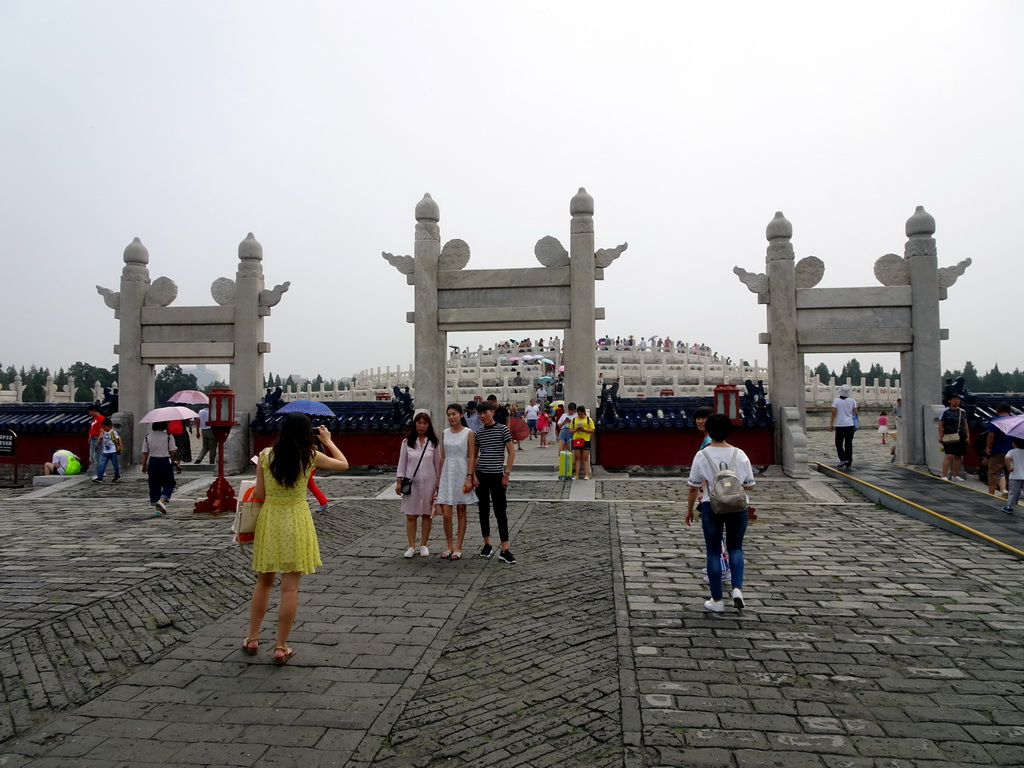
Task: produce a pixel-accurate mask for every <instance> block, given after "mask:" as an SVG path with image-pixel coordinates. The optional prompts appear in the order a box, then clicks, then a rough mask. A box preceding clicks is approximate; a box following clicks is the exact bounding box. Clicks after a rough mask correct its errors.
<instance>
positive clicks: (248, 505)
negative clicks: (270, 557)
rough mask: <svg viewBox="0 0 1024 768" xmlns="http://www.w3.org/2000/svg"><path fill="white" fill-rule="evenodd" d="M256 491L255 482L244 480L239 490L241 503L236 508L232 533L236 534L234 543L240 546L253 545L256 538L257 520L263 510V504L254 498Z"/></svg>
mask: <svg viewBox="0 0 1024 768" xmlns="http://www.w3.org/2000/svg"><path fill="white" fill-rule="evenodd" d="M255 490H256V482H255V481H254V480H243V481H242V485H241V486H240V487H239V488H238V496H239V501H238V506H236V507H235V520H234V522H233V523H232V524H231V532H232V533H233V534H234V541H237V542H238V543H239V544H247V543H251V542H252V540H253V539H255V538H256V519H257V518H258V517H259V515H260V510H261V509H262V508H263V502H262V501H256V500H255V499H254V498H253V496H254V495H255V494H254V492H255Z"/></svg>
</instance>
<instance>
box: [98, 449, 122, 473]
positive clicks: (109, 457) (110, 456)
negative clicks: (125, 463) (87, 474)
mask: <svg viewBox="0 0 1024 768" xmlns="http://www.w3.org/2000/svg"><path fill="white" fill-rule="evenodd" d="M107 462H113V464H114V477H120V476H121V465H120V464H119V463H118V461H117V454H116V453H104V454H103V461H101V462H100V468H99V469H97V470H96V477H103V476H104V475H105V474H107Z"/></svg>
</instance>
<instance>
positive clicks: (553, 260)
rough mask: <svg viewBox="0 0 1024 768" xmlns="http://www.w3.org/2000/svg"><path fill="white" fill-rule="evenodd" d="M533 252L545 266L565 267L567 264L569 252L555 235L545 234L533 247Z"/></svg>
mask: <svg viewBox="0 0 1024 768" xmlns="http://www.w3.org/2000/svg"><path fill="white" fill-rule="evenodd" d="M533 254H534V256H536V257H537V261H539V262H540V263H541V264H543V265H544V266H545V267H567V266H569V252H568V251H567V250H565V246H563V245H562V244H561V243H560V242H558V238H557V237H552V236H551V235H545V236H544V237H542V238H541V239H540V240H538V241H537V244H536V245H535V246H534V247H533Z"/></svg>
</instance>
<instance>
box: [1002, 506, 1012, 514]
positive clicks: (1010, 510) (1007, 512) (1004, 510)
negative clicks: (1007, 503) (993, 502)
mask: <svg viewBox="0 0 1024 768" xmlns="http://www.w3.org/2000/svg"><path fill="white" fill-rule="evenodd" d="M1001 509H1002V510H1003V512H1005V513H1006V514H1010V513H1011V512H1013V507H1002V508H1001Z"/></svg>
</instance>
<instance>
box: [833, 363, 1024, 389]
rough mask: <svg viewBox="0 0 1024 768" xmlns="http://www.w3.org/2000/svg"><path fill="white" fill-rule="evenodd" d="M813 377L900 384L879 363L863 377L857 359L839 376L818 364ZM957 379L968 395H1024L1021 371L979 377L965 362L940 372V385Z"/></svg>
mask: <svg viewBox="0 0 1024 768" xmlns="http://www.w3.org/2000/svg"><path fill="white" fill-rule="evenodd" d="M814 373H815V375H816V376H817V377H818V381H820V382H821V383H822V384H828V383H829V381H830V380H832V379H835V380H836V381H838V382H843V381H846V380H850V381H851V382H859V381H860V380H861V378H862V377H863V378H864V379H866V380H867V382H868V384H875V385H877V384H882V383H884V382H885V380H886V379H888V380H889V382H890V383H892V384H895V383H896V382H898V381H899V380H900V372H899V371H898V370H896V369H895V368H893V369H892V370H891V371H888V372H887V371H886V370H885V369H884V368H882V366H881V365H879V364H878V363H874V364H873V365H872V366H871V367H870V368H868V370H867V372H866V373H862V372H861V367H860V363H859V362H857V360H856V359H853V360H850V361H849V362H847V363H846V365H844V366H843V367H842V370H840V371H839V373H836V372H835V371H834V370H832V369H830V368H829V367H828V366H827V365H825V363H820V364H819V365H818V367H817V368H815V369H814ZM960 376H963V377H964V385H965V386H966V387H967V391H968V392H1024V371H1021V370H1020V368H1014V369H1013V373H1004V372H1003V371H1000V370H999V364H998V363H997V364H996V365H994V366H992V370H990V371H989V372H988V373H985V374H979V373H978V369H977V368H975V367H974V363H972V362H971V361H970V360H968V361H967V362H966V363H964V367H963V368H962V369H957V370H955V371H950V370H946V371H945V372H943V374H942V380H943V382H945V381H946V379H950V380H953V381H955V380H956V379H957V378H959V377H960Z"/></svg>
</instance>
